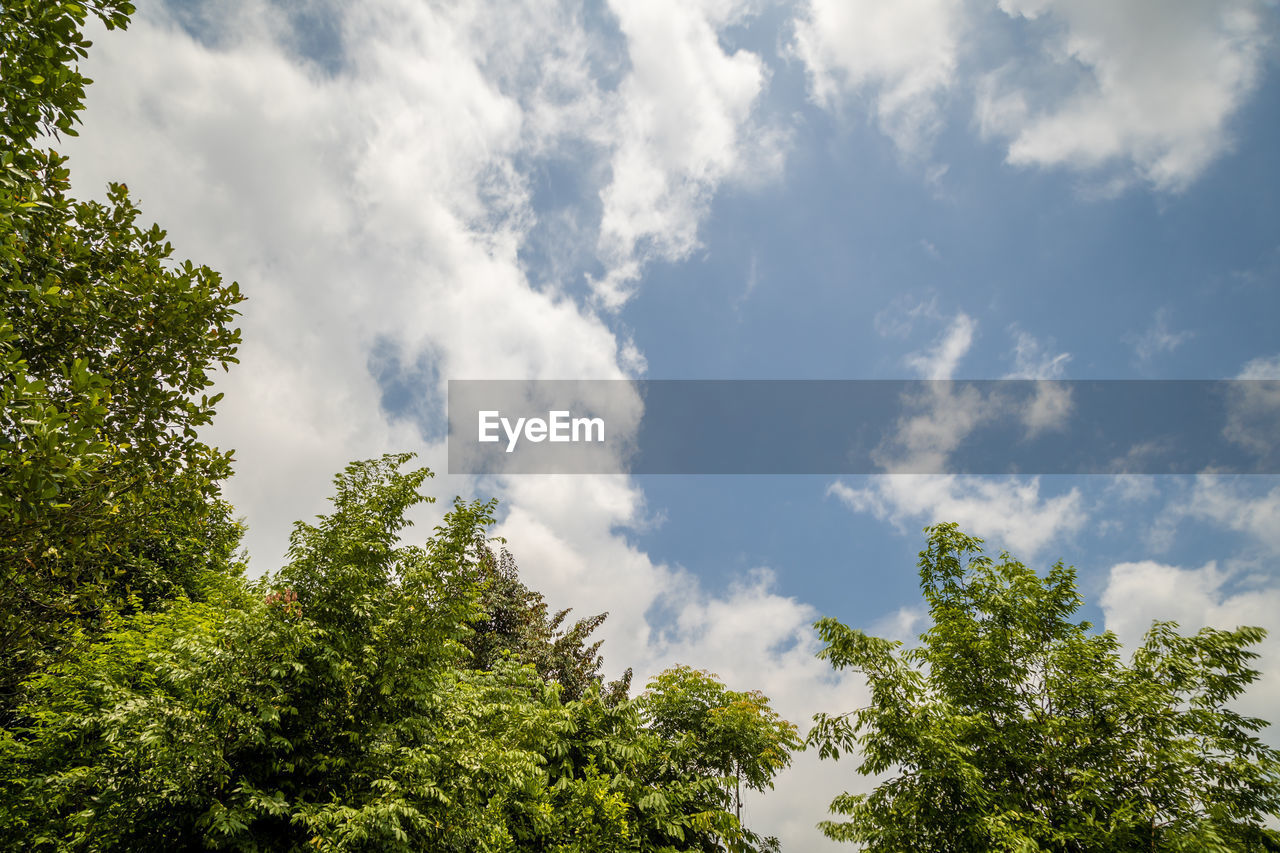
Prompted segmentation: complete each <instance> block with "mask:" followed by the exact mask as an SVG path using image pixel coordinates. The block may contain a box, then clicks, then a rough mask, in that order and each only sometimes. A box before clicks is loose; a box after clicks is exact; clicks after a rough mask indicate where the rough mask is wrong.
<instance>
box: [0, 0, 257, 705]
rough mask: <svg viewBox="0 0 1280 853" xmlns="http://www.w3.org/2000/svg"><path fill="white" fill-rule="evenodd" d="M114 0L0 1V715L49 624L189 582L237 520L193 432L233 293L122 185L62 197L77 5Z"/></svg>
mask: <svg viewBox="0 0 1280 853" xmlns="http://www.w3.org/2000/svg"><path fill="white" fill-rule="evenodd" d="M132 11H133V6H132V4H131V3H127V2H123V0H80V2H62V0H15V2H5V3H4V4H3V5H0V110H2V111H0V137H2V138H3V143H4V144H3V152H2V153H0V277H2V279H3V286H2V287H0V589H3V595H2V597H0V662H2V663H0V725H2V724H3V716H4V713H5V709H7V708H10V707H12V704H13V703H14V702H15V701H17V699H16V692H15V691H16V687H17V684H18V682H19V681H20V680H21V679H22V678H23V677H24V676H25V675H26V674H28V673H31V672H34V671H35V670H37V669H38V668H39V667H40V666H41V665H43V664H44V663H45V662H48V661H49V660H51V659H52V658H51V655H52V654H53V653H54V651H55V650H56V647H57V646H58V643H59V639H58V638H59V637H61V636H64V635H65V634H66V633H67V632H68V631H72V630H74V629H77V628H82V627H92V626H94V625H99V626H101V625H102V624H104V620H105V619H106V617H107V616H108V614H109V613H110V612H111V611H112V610H115V609H119V608H122V607H123V608H130V607H137V606H141V607H150V606H154V605H155V604H156V603H157V602H158V601H160V600H163V599H166V598H169V597H172V596H174V595H194V596H197V597H198V596H199V595H200V594H201V589H202V585H203V583H204V579H203V578H204V574H205V571H206V570H207V569H209V568H211V567H219V568H222V569H226V568H227V567H230V566H231V565H232V561H230V560H229V559H228V558H229V556H230V554H231V552H232V551H233V550H234V548H235V546H236V543H237V541H238V536H239V531H238V529H237V526H236V524H235V523H234V521H233V520H232V518H231V515H230V511H229V508H228V507H227V506H226V505H225V504H224V503H223V502H222V501H221V499H220V496H219V491H218V483H219V481H220V480H221V479H222V478H223V477H225V475H226V474H227V473H228V471H229V467H228V466H229V458H230V456H229V454H224V453H221V452H219V451H217V450H215V449H213V448H211V447H209V446H207V445H205V444H203V443H202V442H201V441H200V440H199V438H198V436H197V429H198V428H199V427H200V426H201V425H203V424H205V423H207V422H208V421H209V420H210V418H211V417H212V415H213V410H214V405H215V404H216V402H217V399H218V398H217V396H216V395H215V396H214V397H209V396H207V395H205V394H204V393H203V392H204V391H205V390H206V389H207V388H208V387H209V385H210V383H211V382H212V377H211V375H210V370H211V369H212V368H215V367H219V366H221V367H224V368H225V367H227V366H228V365H229V364H230V363H232V362H234V361H235V356H234V353H235V350H236V345H237V343H238V341H239V333H238V332H237V331H236V330H235V329H233V328H231V322H232V321H233V319H234V317H235V315H236V313H237V312H236V310H235V305H236V304H237V303H239V302H240V300H241V296H240V293H239V290H238V288H237V287H236V285H235V284H228V283H224V282H223V281H222V279H221V278H220V277H219V276H218V274H217V273H215V272H213V271H212V270H209V269H207V268H205V267H198V266H194V265H192V264H191V263H190V262H184V263H181V264H178V263H175V262H173V261H172V260H171V255H172V251H173V249H172V247H171V246H170V245H169V244H168V243H167V242H166V241H165V234H164V232H163V231H161V230H160V228H159V227H156V226H151V227H142V226H140V225H139V224H138V217H139V215H140V214H139V211H138V209H137V207H136V206H135V205H134V204H133V202H132V201H131V200H130V198H129V195H128V190H127V189H126V188H125V186H124V185H123V184H113V185H112V186H111V187H110V190H109V192H108V194H107V200H106V202H105V203H99V202H82V201H76V200H74V199H72V198H71V197H70V196H69V194H68V191H69V175H68V171H67V169H66V168H65V166H64V164H65V158H63V157H61V156H60V155H59V154H57V153H56V152H55V151H52V150H44V149H42V148H40V147H39V145H38V144H37V143H38V142H39V140H40V138H41V135H42V134H43V135H45V136H47V137H51V138H54V139H56V138H58V137H60V136H65V135H74V134H75V132H76V131H75V125H76V123H77V122H78V120H79V119H78V114H79V112H80V110H81V109H82V108H83V99H84V89H85V85H86V84H87V83H88V82H89V81H88V80H87V79H86V78H85V77H84V76H83V75H82V74H80V72H79V71H78V69H77V66H76V63H77V62H78V61H79V60H80V59H82V58H84V57H85V56H86V55H87V54H86V51H87V49H88V47H89V42H88V41H86V40H85V38H84V36H83V34H82V31H83V28H84V25H85V22H86V21H87V19H88V17H89V15H94V16H96V17H97V18H99V19H100V20H101V21H102V22H103V23H104V24H105V25H106V26H107V27H108V28H109V29H115V28H120V27H123V26H125V24H126V23H127V21H128V16H129V15H130V14H131V13H132Z"/></svg>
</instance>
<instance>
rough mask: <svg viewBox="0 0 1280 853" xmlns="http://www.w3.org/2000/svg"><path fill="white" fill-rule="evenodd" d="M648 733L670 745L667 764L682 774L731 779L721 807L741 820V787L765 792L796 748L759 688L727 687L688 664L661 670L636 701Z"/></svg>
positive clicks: (792, 731)
mask: <svg viewBox="0 0 1280 853" xmlns="http://www.w3.org/2000/svg"><path fill="white" fill-rule="evenodd" d="M640 702H641V706H642V708H643V713H644V715H645V717H646V718H647V719H648V720H649V724H650V726H651V727H652V729H653V731H654V732H656V733H657V734H658V735H659V736H661V737H662V738H663V739H664V740H666V741H667V742H668V743H669V744H671V751H670V754H669V756H670V761H671V762H672V764H673V765H675V766H676V767H679V768H681V769H682V770H684V771H687V772H693V773H700V774H712V775H718V776H722V777H725V778H727V779H729V780H731V784H730V785H728V786H726V787H725V790H724V792H723V793H724V805H723V807H724V808H726V809H727V808H732V809H733V810H734V813H735V814H736V815H737V816H738V817H739V818H741V817H742V786H743V785H744V784H745V785H746V787H747V788H748V789H750V790H755V791H764V790H766V789H768V788H772V787H773V777H774V776H776V775H777V774H778V772H779V771H781V770H783V769H785V768H786V767H787V766H788V765H789V764H790V763H791V751H792V750H794V749H795V748H796V747H798V746H800V741H799V737H798V734H797V731H796V727H795V726H794V725H793V724H791V723H789V722H787V721H786V720H784V719H783V718H782V717H781V716H779V715H778V714H777V712H775V711H774V710H773V708H772V707H770V705H769V699H768V697H767V696H765V695H764V694H763V693H761V692H760V691H758V690H751V691H746V692H738V691H734V690H729V689H727V688H726V687H725V686H724V685H723V684H721V683H720V682H719V681H718V680H717V679H716V677H715V676H713V675H712V674H711V673H708V672H704V671H701V670H696V669H693V668H691V667H687V666H676V667H672V668H671V669H668V670H666V671H665V672H663V673H661V674H660V675H658V676H656V677H655V678H654V679H653V680H652V681H650V682H649V685H648V688H647V689H646V690H645V692H644V695H643V696H641V697H640Z"/></svg>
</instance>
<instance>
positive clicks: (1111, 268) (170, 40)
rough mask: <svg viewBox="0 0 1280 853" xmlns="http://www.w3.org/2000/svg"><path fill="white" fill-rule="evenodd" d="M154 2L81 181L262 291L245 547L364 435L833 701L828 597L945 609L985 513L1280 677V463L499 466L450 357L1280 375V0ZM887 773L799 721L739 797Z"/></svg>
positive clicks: (596, 364)
mask: <svg viewBox="0 0 1280 853" xmlns="http://www.w3.org/2000/svg"><path fill="white" fill-rule="evenodd" d="M139 5H140V9H139V12H138V15H137V18H136V20H135V22H134V24H133V25H132V26H131V28H130V30H129V32H127V33H123V34H121V33H111V34H106V33H98V34H96V35H95V41H96V42H97V44H96V46H95V48H94V52H93V53H92V54H91V56H90V59H89V60H88V61H87V64H86V70H87V71H88V73H89V75H90V76H91V77H93V78H94V79H95V80H96V82H95V84H94V85H93V86H92V87H91V89H90V93H89V99H88V112H87V114H86V116H85V124H84V128H83V130H82V136H81V137H80V138H79V139H77V140H75V141H73V142H71V143H70V144H69V145H68V147H67V148H68V152H69V153H70V154H71V155H72V161H71V166H72V170H73V179H74V181H75V184H76V186H77V187H78V188H79V191H80V192H81V193H82V194H84V195H101V194H102V189H103V187H104V185H105V182H106V181H108V180H125V181H127V182H128V184H129V186H130V188H131V189H132V190H133V192H134V193H135V195H137V196H138V197H139V198H140V200H141V203H142V206H143V210H144V214H145V215H146V216H148V217H151V218H154V219H155V220H156V221H158V222H160V223H161V224H162V225H164V226H165V227H166V228H168V229H169V231H170V236H171V239H172V241H173V243H174V245H175V246H176V247H177V251H178V253H179V254H180V255H181V256H183V257H191V258H192V259H193V260H196V261H198V262H202V263H208V264H210V265H211V266H213V267H214V268H216V269H218V270H220V271H222V272H223V273H224V275H226V276H227V277H229V278H233V279H235V280H237V281H239V282H240V284H241V287H242V289H243V290H244V291H245V293H246V294H247V295H248V296H249V300H250V301H249V303H248V305H247V306H246V309H245V315H244V317H243V323H242V327H243V330H244V339H245V343H244V347H243V349H242V353H241V354H242V362H243V363H242V365H241V366H240V368H239V369H238V370H236V371H234V372H233V373H231V374H229V375H227V376H225V377H221V378H220V379H219V383H220V390H223V391H225V392H226V394H227V396H226V398H225V400H224V402H223V404H222V406H221V409H220V415H219V422H218V423H217V425H216V426H215V428H214V432H213V434H212V436H211V437H212V438H213V439H214V440H216V441H217V442H219V443H220V444H221V445H222V446H224V447H234V448H236V451H237V459H238V463H237V474H236V477H235V479H234V480H233V481H232V483H231V484H230V487H229V495H230V497H231V498H232V500H233V501H234V502H235V503H236V504H237V506H238V507H239V508H240V510H241V511H242V512H243V513H244V515H245V518H246V520H247V523H248V525H249V535H248V537H247V540H246V544H247V546H248V547H249V549H250V552H251V559H252V563H251V565H252V566H253V568H254V569H255V570H256V571H269V570H272V569H274V568H276V567H277V566H278V565H279V562H280V560H281V555H282V553H283V548H284V543H285V541H286V538H287V535H288V530H289V524H290V522H291V521H292V520H293V519H295V518H303V517H307V516H310V515H312V514H314V513H316V512H320V511H323V509H324V503H323V500H322V496H323V495H325V494H326V493H327V483H328V480H329V478H330V477H331V476H332V474H333V473H334V472H335V471H337V470H338V469H339V468H340V467H341V466H342V465H343V464H344V463H345V462H346V461H348V460H350V459H353V458H364V457H369V456H373V455H376V454H378V453H381V452H384V451H390V450H404V449H408V450H413V451H415V452H417V453H419V455H420V457H421V458H422V460H423V461H424V463H425V464H428V465H430V466H431V467H432V468H433V469H434V470H436V471H437V478H436V480H435V481H433V485H432V487H431V488H432V490H433V491H434V492H435V493H436V494H437V495H439V496H440V497H441V498H442V501H441V503H442V504H443V505H447V503H448V499H449V498H451V497H452V496H453V495H454V494H462V495H466V496H469V497H488V496H490V495H496V496H498V497H500V498H501V499H502V501H503V510H502V513H503V515H502V524H501V529H500V531H499V532H500V533H501V534H502V535H504V536H506V537H507V538H508V540H509V544H510V547H511V549H512V550H513V552H514V553H515V555H516V557H517V559H518V561H519V562H520V564H521V566H522V570H523V571H524V573H525V576H526V579H527V580H528V581H529V582H530V583H531V585H533V586H535V587H536V588H539V589H541V590H543V591H545V592H546V593H547V594H548V597H549V598H550V599H551V601H552V602H553V603H554V604H556V605H557V606H573V607H574V608H575V609H576V610H577V611H578V612H581V613H583V614H585V613H589V612H598V611H601V610H609V611H610V612H611V614H612V615H611V617H610V621H609V623H608V624H607V626H606V628H605V630H604V634H605V637H606V645H605V648H604V652H605V655H606V664H607V665H608V666H609V667H610V668H611V669H613V670H614V671H619V670H621V669H622V668H623V667H625V666H634V667H636V669H637V672H638V673H640V674H641V675H642V676H644V675H647V674H652V673H655V672H657V671H659V670H661V669H662V668H664V667H666V666H668V665H671V664H674V663H677V662H681V663H689V664H693V665H696V666H701V667H706V668H709V669H712V670H714V671H716V672H718V673H719V674H720V675H721V676H722V677H724V678H725V679H726V680H728V681H729V682H730V683H731V685H732V686H734V687H738V688H751V687H758V688H761V689H764V690H765V691H766V692H767V693H769V694H770V695H771V696H773V697H774V698H775V701H776V702H777V704H778V706H779V707H780V708H781V709H782V710H783V711H784V713H786V714H788V715H790V716H791V717H792V719H795V720H797V721H800V722H802V723H803V722H804V721H806V720H807V719H808V716H809V715H810V714H812V713H813V712H815V711H818V710H825V711H835V710H840V709H847V708H851V707H855V706H856V705H857V704H858V703H859V702H861V701H862V699H863V698H864V697H863V692H862V691H863V688H862V685H861V684H860V682H859V681H858V680H857V679H856V678H854V677H836V676H835V675H834V674H832V673H829V672H827V671H826V670H824V669H823V667H822V666H821V664H820V663H819V662H817V661H816V660H814V658H813V652H814V651H815V650H816V648H817V646H816V642H815V639H814V637H813V635H812V632H811V630H810V629H809V625H810V624H811V623H812V621H813V620H814V619H815V618H817V617H818V616H820V615H833V616H837V617H839V618H841V619H842V620H844V621H846V622H849V623H850V624H854V625H857V626H858V627H862V628H866V629H869V630H876V631H881V632H884V633H887V634H890V635H894V636H897V637H900V638H903V639H909V638H910V637H911V636H913V635H914V634H916V633H918V632H919V631H920V630H921V629H922V628H923V625H924V623H923V622H922V621H921V620H922V613H921V612H920V609H919V604H918V602H919V596H918V591H917V587H916V575H915V560H916V553H917V552H918V551H919V549H920V548H921V546H922V542H923V540H922V536H921V534H920V529H921V528H922V527H923V526H924V525H926V524H928V523H932V522H934V521H942V520H954V521H958V522H960V523H961V524H962V526H964V527H965V528H966V529H968V530H969V531H970V532H973V533H975V534H978V535H981V536H983V537H985V538H987V539H988V541H989V543H990V545H991V546H992V548H993V549H996V550H998V549H1000V548H1008V549H1009V550H1010V551H1012V552H1013V553H1014V554H1015V555H1016V556H1019V557H1021V558H1023V559H1024V560H1025V561H1027V562H1030V563H1033V564H1035V565H1040V566H1044V565H1047V564H1048V563H1051V562H1053V561H1054V560H1056V559H1058V558H1062V559H1063V560H1065V561H1067V562H1069V563H1072V564H1074V565H1076V566H1077V568H1078V569H1079V572H1080V578H1081V587H1082V590H1083V591H1084V593H1085V595H1086V598H1087V599H1088V601H1089V604H1088V605H1087V607H1086V615H1087V616H1088V618H1090V619H1092V620H1094V621H1095V622H1097V623H1099V624H1105V625H1106V626H1107V627H1110V628H1112V629H1114V630H1116V631H1117V632H1118V633H1119V634H1120V636H1121V637H1122V639H1124V640H1126V641H1128V642H1132V641H1133V640H1134V639H1136V638H1137V637H1138V636H1140V633H1141V631H1142V630H1143V628H1144V627H1145V626H1146V625H1147V624H1149V622H1150V620H1151V619H1152V618H1157V617H1160V618H1174V619H1178V620H1180V621H1182V622H1183V623H1184V624H1185V625H1187V627H1198V626H1199V625H1201V624H1206V623H1212V624H1219V625H1225V624H1239V623H1242V622H1248V623H1251V624H1263V625H1265V626H1268V627H1270V628H1271V629H1272V631H1273V637H1272V639H1269V640H1268V641H1267V643H1266V644H1265V645H1264V647H1263V651H1264V655H1265V656H1264V658H1263V668H1264V670H1265V676H1264V678H1263V680H1262V682H1261V683H1260V684H1259V686H1258V689H1257V690H1256V691H1254V693H1253V694H1251V696H1250V697H1249V698H1248V700H1247V701H1248V702H1249V703H1250V705H1249V707H1251V708H1253V709H1255V710H1258V709H1266V708H1274V707H1280V569H1278V568H1277V565H1278V563H1277V558H1280V481H1277V478H1274V477H1249V478H1222V477H1214V476H1211V475H1207V474H1206V475H1201V476H1193V477H1192V476H1189V477H1177V478H1175V477H1102V476H1091V477H1083V476H1082V477H1041V478H1034V477H1026V478H967V479H958V478H948V477H843V478H841V477H835V476H832V477H820V476H806V477H749V476H740V477H682V476H664V477H658V476H649V477H633V478H628V477H625V476H623V475H620V474H619V475H616V476H613V475H611V476H599V477H594V476H593V477H585V476H583V477H512V478H507V479H501V478H482V479H475V478H470V477H462V476H457V475H454V476H449V475H447V471H446V466H445V454H444V444H443V431H442V424H443V409H442V407H443V400H444V383H445V382H446V381H447V380H448V379H461V378H530V379H549V378H556V379H559V378H623V377H646V378H654V379H679V378H715V379H721V378H723V379H775V378H796V379H813V378H824V379H884V378H904V379H905V378H917V377H925V378H944V377H954V378H975V379H991V378H1003V377H1008V376H1019V377H1035V378H1069V379H1086V378H1116V379H1129V378H1135V379H1144V378H1152V379H1180V378H1234V377H1241V376H1245V377H1251V378H1280V335H1278V334H1277V332H1276V318H1277V317H1280V159H1278V158H1277V157H1276V156H1275V152H1276V151H1277V150H1280V73H1278V72H1280V67H1278V59H1280V50H1277V39H1276V37H1277V30H1278V28H1277V15H1276V12H1277V9H1276V6H1275V4H1274V3H1272V2H1263V1H1262V0H1214V2H1186V0H1176V2H1175V0H1159V2H1156V0H1142V2H1138V0H1134V2H1129V3H1125V4H1115V3H1112V2H1110V0H1001V2H992V3H979V2H976V1H975V2H971V0H901V2H896V3H893V4H881V3H875V2H870V0H848V2H840V3H838V2H835V0H804V2H798V3H793V4H787V3H772V2H767V0H698V2H693V1H692V0H688V1H687V2H684V1H683V0H682V2H676V0H669V2H668V0H647V2H643V3H633V2H624V0H615V2H610V3H604V4H600V3H592V4H588V5H587V6H585V7H583V8H579V6H578V5H576V4H572V3H558V2H555V0H520V2H514V1H513V0H504V2H497V3H493V4H487V3H469V4H455V5H446V4H435V3H429V2H425V0H366V2H363V3H360V4H343V3H340V2H336V0H334V2H316V3H301V2H283V0H279V2H276V0H235V2H229V3H219V4H216V5H215V4H208V3H199V2H192V0H183V2H177V0H173V2H169V3H163V2H159V0H152V2H143V3H140V4H139ZM440 509H441V507H436V508H435V509H434V510H429V511H426V512H424V514H423V516H422V518H421V519H420V520H421V522H423V523H424V524H428V525H429V524H430V523H432V520H433V518H435V517H438V511H439V510H440ZM1273 739H1274V737H1273ZM866 784H867V783H866V782H863V781H859V780H858V779H857V778H856V777H855V776H854V774H853V771H852V765H851V764H849V763H842V764H841V765H835V766H833V765H830V764H820V763H819V762H818V761H817V760H816V756H802V757H801V758H800V759H798V760H797V762H796V765H795V767H793V768H792V770H790V771H788V773H787V774H786V775H785V776H784V777H783V778H782V779H781V780H780V782H779V785H778V789H777V790H776V791H775V792H774V793H773V794H772V795H770V796H769V797H767V798H764V799H761V800H756V801H753V802H752V803H750V804H749V808H748V819H749V820H751V821H754V822H755V823H756V824H758V826H759V828H761V829H763V830H766V831H769V832H774V833H777V834H779V835H780V836H781V837H782V838H783V840H784V842H785V846H786V849H789V850H801V851H803V850H818V849H826V848H827V845H826V842H824V841H823V840H822V839H821V838H820V837H819V835H818V833H817V832H816V830H814V829H813V824H814V823H815V822H816V821H817V820H819V819H821V818H822V817H823V804H824V803H826V802H827V801H828V800H829V799H830V797H831V796H833V795H834V794H836V793H838V792H839V791H841V790H845V789H857V788H859V787H860V786H862V787H865V786H866Z"/></svg>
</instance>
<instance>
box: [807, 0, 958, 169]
mask: <svg viewBox="0 0 1280 853" xmlns="http://www.w3.org/2000/svg"><path fill="white" fill-rule="evenodd" d="M962 12H963V3H962V2H960V0H901V1H900V2H896V3H879V2H875V0H809V2H808V3H807V4H806V5H805V7H804V8H803V10H802V11H801V12H800V14H799V15H798V16H797V21H796V25H795V40H794V42H793V44H792V51H793V52H794V54H795V55H796V56H798V57H799V58H800V59H801V60H802V61H803V62H804V65H805V68H806V70H807V71H808V73H809V81H810V89H811V93H812V96H813V100H814V101H816V102H817V103H818V104H819V105H820V106H822V107H824V108H826V109H832V110H839V109H840V107H841V105H842V103H843V102H844V100H845V99H846V98H847V97H849V96H851V95H854V94H858V93H864V92H865V93H867V95H868V97H869V99H870V100H871V103H872V105H873V106H872V110H873V112H874V114H875V118H876V121H877V123H878V124H879V126H880V128H881V129H882V130H883V131H884V132H885V133H886V134H888V135H889V137H890V138H892V139H893V141H894V142H895V143H896V144H897V146H898V148H899V150H900V151H902V152H904V153H906V154H908V155H912V156H924V155H927V153H928V149H929V146H930V144H931V143H932V141H933V138H934V136H935V134H936V133H937V131H938V129H939V127H940V125H941V114H940V113H941V102H942V99H943V98H944V97H945V95H946V93H947V91H948V90H949V89H950V88H951V86H952V84H953V83H954V81H955V76H956V66H957V62H958V54H959V40H960V38H961V35H962V28H963V24H964V21H965V18H964V15H963V14H962Z"/></svg>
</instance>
